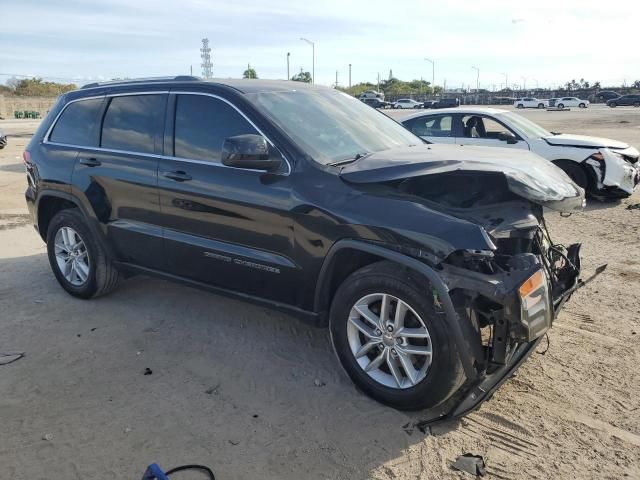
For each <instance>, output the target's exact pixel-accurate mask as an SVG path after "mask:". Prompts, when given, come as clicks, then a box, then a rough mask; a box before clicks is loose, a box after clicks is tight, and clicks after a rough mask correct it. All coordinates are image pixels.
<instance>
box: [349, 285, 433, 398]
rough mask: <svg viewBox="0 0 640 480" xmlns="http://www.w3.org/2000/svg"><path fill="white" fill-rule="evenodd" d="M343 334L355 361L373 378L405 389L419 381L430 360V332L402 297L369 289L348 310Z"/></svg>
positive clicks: (431, 354) (425, 374) (387, 384)
mask: <svg viewBox="0 0 640 480" xmlns="http://www.w3.org/2000/svg"><path fill="white" fill-rule="evenodd" d="M347 338H348V342H349V346H350V348H351V352H352V354H353V356H354V358H355V359H356V362H357V363H358V365H359V366H360V368H362V370H363V371H364V372H366V373H367V374H368V375H369V377H371V378H372V379H373V380H375V381H376V382H378V383H380V384H382V385H384V386H386V387H390V388H395V389H406V388H410V387H413V386H415V385H416V384H418V383H420V382H421V381H422V380H423V379H424V378H425V377H426V376H427V373H428V370H429V367H430V366H431V363H432V356H433V351H432V344H431V335H430V334H429V330H428V329H427V327H426V325H425V323H424V321H423V320H422V318H420V316H419V315H418V314H417V313H416V311H415V310H414V309H413V308H411V306H410V305H409V304H407V303H406V302H404V301H403V300H401V299H399V298H397V297H394V296H393V295H389V294H385V293H373V294H370V295H366V296H364V297H362V298H361V299H360V300H358V301H357V302H356V303H355V304H354V305H353V307H352V308H351V311H350V313H349V318H348V325H347Z"/></svg>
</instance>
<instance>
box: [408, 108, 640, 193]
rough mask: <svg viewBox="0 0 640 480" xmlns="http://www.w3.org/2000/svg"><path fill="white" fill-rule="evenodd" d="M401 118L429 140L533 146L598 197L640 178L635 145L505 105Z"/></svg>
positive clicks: (631, 186) (632, 185)
mask: <svg viewBox="0 0 640 480" xmlns="http://www.w3.org/2000/svg"><path fill="white" fill-rule="evenodd" d="M402 124H403V125H404V126H405V127H407V128H408V129H409V130H411V131H412V132H413V133H415V134H416V135H419V136H420V137H422V138H423V139H424V140H427V141H428V142H431V143H451V144H460V145H480V146H487V147H503V148H509V149H514V150H531V151H532V152H534V153H536V154H538V155H540V156H542V157H543V158H546V159H547V160H549V161H551V162H553V163H554V164H555V165H557V166H558V167H560V168H561V169H562V170H564V171H565V173H566V174H567V175H569V177H571V179H572V180H573V181H574V182H575V183H576V184H578V185H580V187H582V188H584V189H585V190H586V191H587V192H589V193H590V194H592V195H594V196H597V197H600V198H605V197H609V198H623V197H628V196H629V195H631V194H632V193H633V192H634V190H635V189H636V187H637V185H638V182H640V164H639V163H638V156H639V153H638V150H637V149H636V148H634V147H631V146H629V145H628V144H626V143H623V142H619V141H616V140H609V139H607V138H596V137H588V136H583V135H569V134H558V133H551V132H548V131H547V130H545V129H544V128H542V127H541V126H540V125H538V124H536V123H533V122H532V121H530V120H528V119H526V118H524V117H523V116H521V115H518V114H517V113H514V112H509V111H507V110H500V109H495V108H477V107H476V108H471V107H469V108H467V107H465V108H463V109H458V110H447V111H444V110H443V111H440V112H438V113H435V112H434V113H420V114H415V115H411V116H410V117H407V118H405V119H403V120H402Z"/></svg>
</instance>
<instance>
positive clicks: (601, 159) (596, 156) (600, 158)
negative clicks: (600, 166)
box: [589, 152, 604, 162]
mask: <svg viewBox="0 0 640 480" xmlns="http://www.w3.org/2000/svg"><path fill="white" fill-rule="evenodd" d="M589 158H593V159H594V160H597V161H598V162H604V155H602V153H601V152H596V153H594V154H593V155H591V156H590V157H589Z"/></svg>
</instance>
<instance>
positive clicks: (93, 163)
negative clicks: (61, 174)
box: [78, 157, 102, 167]
mask: <svg viewBox="0 0 640 480" xmlns="http://www.w3.org/2000/svg"><path fill="white" fill-rule="evenodd" d="M78 161H79V162H80V163H81V164H82V165H86V166H87V167H99V166H100V165H102V162H101V161H100V160H98V159H97V158H93V157H91V158H81V159H80V160H78Z"/></svg>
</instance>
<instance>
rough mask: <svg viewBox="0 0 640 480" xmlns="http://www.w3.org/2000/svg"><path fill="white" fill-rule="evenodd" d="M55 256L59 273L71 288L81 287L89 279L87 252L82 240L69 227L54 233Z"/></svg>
mask: <svg viewBox="0 0 640 480" xmlns="http://www.w3.org/2000/svg"><path fill="white" fill-rule="evenodd" d="M54 243H55V256H56V262H57V264H58V268H59V270H60V273H62V275H63V276H64V278H65V279H66V280H67V281H68V282H69V283H70V284H71V285H73V286H75V287H79V286H81V285H83V284H84V283H85V282H86V281H87V279H88V278H89V272H90V263H89V252H88V251H87V246H86V245H85V243H84V240H82V238H81V237H80V235H78V232H76V231H75V230H74V229H73V228H71V227H61V228H60V229H58V231H57V232H56V237H55V240H54Z"/></svg>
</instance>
